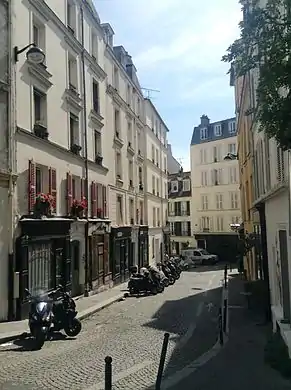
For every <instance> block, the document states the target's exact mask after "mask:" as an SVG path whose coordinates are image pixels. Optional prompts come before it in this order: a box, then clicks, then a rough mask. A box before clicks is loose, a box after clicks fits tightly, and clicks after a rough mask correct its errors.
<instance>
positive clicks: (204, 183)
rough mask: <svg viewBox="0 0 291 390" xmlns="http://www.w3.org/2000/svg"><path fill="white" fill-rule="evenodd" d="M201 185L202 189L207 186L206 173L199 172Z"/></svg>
mask: <svg viewBox="0 0 291 390" xmlns="http://www.w3.org/2000/svg"><path fill="white" fill-rule="evenodd" d="M201 185H202V187H206V186H207V185H208V183H207V172H206V171H204V172H201Z"/></svg>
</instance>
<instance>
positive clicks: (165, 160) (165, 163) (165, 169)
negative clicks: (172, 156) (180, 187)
mask: <svg viewBox="0 0 291 390" xmlns="http://www.w3.org/2000/svg"><path fill="white" fill-rule="evenodd" d="M164 171H165V172H167V158H166V157H164Z"/></svg>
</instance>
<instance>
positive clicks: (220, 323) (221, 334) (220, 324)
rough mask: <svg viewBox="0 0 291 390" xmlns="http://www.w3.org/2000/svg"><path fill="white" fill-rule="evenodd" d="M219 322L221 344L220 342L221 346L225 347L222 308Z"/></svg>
mask: <svg viewBox="0 0 291 390" xmlns="http://www.w3.org/2000/svg"><path fill="white" fill-rule="evenodd" d="M218 321H219V342H220V345H223V328H222V310H221V308H219V316H218Z"/></svg>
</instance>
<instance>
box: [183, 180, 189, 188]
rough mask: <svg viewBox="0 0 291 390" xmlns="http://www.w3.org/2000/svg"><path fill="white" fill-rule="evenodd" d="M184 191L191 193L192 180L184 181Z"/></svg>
mask: <svg viewBox="0 0 291 390" xmlns="http://www.w3.org/2000/svg"><path fill="white" fill-rule="evenodd" d="M183 191H190V180H189V179H185V180H183Z"/></svg>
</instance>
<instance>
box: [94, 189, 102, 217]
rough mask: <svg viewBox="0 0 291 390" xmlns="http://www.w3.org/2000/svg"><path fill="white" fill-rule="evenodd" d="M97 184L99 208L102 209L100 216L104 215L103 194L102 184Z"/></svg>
mask: <svg viewBox="0 0 291 390" xmlns="http://www.w3.org/2000/svg"><path fill="white" fill-rule="evenodd" d="M96 186H97V208H98V209H100V210H101V215H100V218H102V217H103V201H102V198H103V194H102V184H99V183H96Z"/></svg>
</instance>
